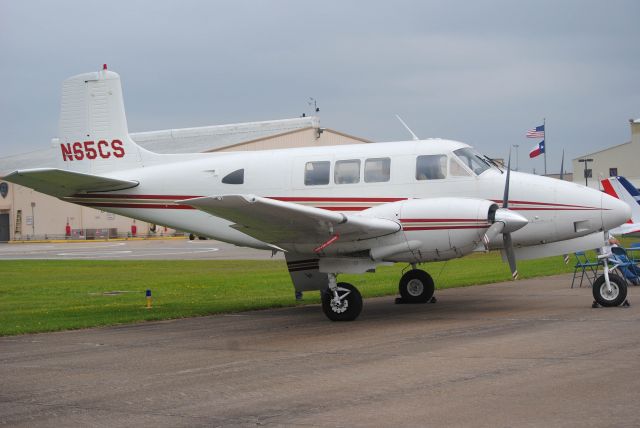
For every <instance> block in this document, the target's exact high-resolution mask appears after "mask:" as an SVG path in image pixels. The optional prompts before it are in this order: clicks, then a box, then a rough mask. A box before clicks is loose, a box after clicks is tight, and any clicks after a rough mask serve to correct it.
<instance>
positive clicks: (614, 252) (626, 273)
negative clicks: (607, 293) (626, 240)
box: [609, 247, 640, 285]
mask: <svg viewBox="0 0 640 428" xmlns="http://www.w3.org/2000/svg"><path fill="white" fill-rule="evenodd" d="M609 263H613V268H612V269H616V270H617V271H618V272H619V273H620V276H621V277H622V278H624V280H625V281H627V283H629V282H630V283H632V284H633V285H640V267H638V266H637V265H636V264H635V263H634V262H633V261H632V260H631V259H630V258H629V256H628V255H627V251H626V250H625V249H624V248H622V247H611V256H610V257H609Z"/></svg>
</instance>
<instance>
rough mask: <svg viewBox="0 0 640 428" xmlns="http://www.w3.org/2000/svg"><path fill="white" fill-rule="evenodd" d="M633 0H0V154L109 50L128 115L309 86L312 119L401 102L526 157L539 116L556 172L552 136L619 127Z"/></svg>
mask: <svg viewBox="0 0 640 428" xmlns="http://www.w3.org/2000/svg"><path fill="white" fill-rule="evenodd" d="M639 17H640V2H639V1H638V0H628V1H624V0H619V1H618V0H609V1H583V0H575V1H560V0H555V1H510V0H504V1H452V0H447V1H431V0H408V1H398V0H394V1H393V2H375V1H359V2H355V1H353V2H347V1H344V0H343V1H316V2H307V1H301V0H296V1H265V0H263V1H237V0H236V1H227V2H217V1H208V2H205V1H188V0H181V1H171V2H169V1H162V0H155V1H133V0H127V1H114V0H110V1H104V0H100V1H90V0H82V1H31V0H19V1H18V0H15V1H9V0H0V52H1V54H2V55H1V57H0V81H1V82H2V84H3V91H2V96H1V97H0V129H1V130H2V142H1V143H0V148H1V151H0V156H3V155H8V154H15V153H22V152H26V151H31V150H38V149H39V148H43V147H48V146H49V142H50V139H51V138H52V137H55V136H56V135H57V126H58V125H57V122H58V115H59V102H60V89H61V83H62V81H63V80H64V79H65V78H67V77H69V76H71V75H74V74H78V73H82V72H87V71H94V70H98V69H100V68H101V66H102V64H103V63H107V64H108V65H109V68H110V69H111V70H113V71H116V72H118V73H120V75H121V77H122V82H123V91H124V98H125V106H126V110H127V117H128V122H129V129H130V131H131V132H136V131H148V130H157V129H167V128H178V127H192V126H205V125H216V124H225V123H236V122H247V121H258V120H270V119H282V118H290V117H297V116H299V115H301V114H302V113H303V112H307V113H308V112H310V107H309V106H308V105H307V101H308V98H309V97H313V98H315V99H316V100H317V102H318V107H319V108H320V110H321V111H320V119H321V124H322V126H324V127H328V128H333V129H337V130H339V131H342V132H346V133H350V134H353V135H357V136H361V137H365V138H369V139H372V140H375V141H390V140H404V139H408V138H409V135H408V134H407V133H406V131H405V130H404V128H403V127H402V126H401V125H400V124H399V122H398V121H397V120H396V119H395V116H394V114H396V113H398V114H400V115H401V116H402V117H403V119H404V120H405V122H407V123H408V124H409V126H411V127H412V128H413V130H414V131H415V133H416V134H418V136H419V137H421V138H427V137H443V138H451V139H456V140H461V141H464V142H467V143H469V144H471V145H473V146H475V147H476V148H478V149H479V150H480V151H482V152H484V153H486V154H487V155H489V156H492V157H506V156H507V153H508V150H509V148H510V147H511V146H513V145H514V144H518V145H519V146H520V147H519V149H518V151H519V156H518V162H519V165H518V166H519V169H520V170H521V171H527V172H531V171H532V170H533V168H535V169H536V171H537V172H541V171H542V169H543V160H542V157H539V158H536V159H534V160H530V159H529V158H528V152H529V151H530V150H531V149H532V148H533V146H535V144H536V143H537V141H535V140H532V139H526V138H525V136H524V135H525V132H526V131H527V129H529V128H532V127H534V126H536V125H540V124H541V123H542V120H543V118H546V121H547V152H548V157H547V162H548V170H549V172H556V171H558V170H559V168H560V156H561V152H562V149H565V150H566V157H567V159H571V158H574V157H578V156H581V155H583V154H585V153H588V152H592V151H595V150H599V149H602V148H605V147H608V146H611V145H616V144H621V143H624V142H626V141H629V139H630V131H629V123H628V119H630V118H639V117H640V25H639V24H638V18H639ZM514 157H515V152H514ZM514 163H515V161H514ZM567 163H568V164H569V168H571V166H570V163H569V162H567ZM565 165H567V164H565ZM514 166H515V165H514Z"/></svg>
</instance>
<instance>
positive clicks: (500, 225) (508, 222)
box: [483, 150, 529, 279]
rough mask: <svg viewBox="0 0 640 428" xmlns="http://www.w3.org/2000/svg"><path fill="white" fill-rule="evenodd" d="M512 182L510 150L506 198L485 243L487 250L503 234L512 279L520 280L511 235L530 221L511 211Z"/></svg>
mask: <svg viewBox="0 0 640 428" xmlns="http://www.w3.org/2000/svg"><path fill="white" fill-rule="evenodd" d="M510 180H511V150H509V161H508V163H507V179H506V182H505V185H504V196H503V197H502V207H501V208H498V209H497V210H496V211H495V213H494V214H493V224H492V225H491V226H490V227H489V229H487V231H486V233H485V235H484V238H483V241H484V244H485V248H488V246H489V242H491V241H492V240H493V239H495V238H496V237H497V236H498V235H499V234H500V233H502V242H503V247H504V252H505V255H506V258H507V261H508V262H509V268H510V269H511V277H512V278H513V279H518V268H517V266H516V255H515V252H514V250H513V240H512V239H511V233H512V232H515V231H516V230H518V229H520V228H522V227H524V226H525V225H526V224H527V223H528V222H529V220H527V218H526V217H524V216H522V215H520V214H518V213H516V212H513V211H511V210H509V182H510Z"/></svg>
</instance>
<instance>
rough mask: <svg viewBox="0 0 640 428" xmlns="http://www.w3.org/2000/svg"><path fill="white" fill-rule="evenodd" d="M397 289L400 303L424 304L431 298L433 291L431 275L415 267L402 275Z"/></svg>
mask: <svg viewBox="0 0 640 428" xmlns="http://www.w3.org/2000/svg"><path fill="white" fill-rule="evenodd" d="M398 288H399V291H400V297H401V302H402V303H426V302H428V301H430V300H431V299H432V298H433V292H434V291H435V286H434V284H433V278H431V275H429V274H428V273H426V272H425V271H423V270H420V269H416V268H415V266H414V268H413V269H411V270H410V271H408V272H407V273H405V274H404V275H402V278H400V284H399V285H398Z"/></svg>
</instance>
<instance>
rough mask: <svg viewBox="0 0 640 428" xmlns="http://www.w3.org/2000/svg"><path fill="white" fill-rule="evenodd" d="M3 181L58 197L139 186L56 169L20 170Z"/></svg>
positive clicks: (130, 182) (125, 181)
mask: <svg viewBox="0 0 640 428" xmlns="http://www.w3.org/2000/svg"><path fill="white" fill-rule="evenodd" d="M3 179H4V180H6V181H10V182H11V183H15V184H19V185H21V186H25V187H30V188H32V189H34V190H37V191H38V192H42V193H45V194H47V195H51V196H56V197H64V196H70V195H73V194H76V193H86V192H107V191H114V190H124V189H130V188H132V187H136V186H137V185H138V182H137V181H128V180H118V179H115V178H108V177H101V176H99V175H91V174H83V173H80V172H71V171H65V170H61V169H56V168H37V169H24V170H19V171H15V172H12V173H11V174H9V175H7V176H5V177H4V178H3Z"/></svg>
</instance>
